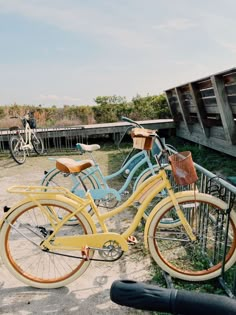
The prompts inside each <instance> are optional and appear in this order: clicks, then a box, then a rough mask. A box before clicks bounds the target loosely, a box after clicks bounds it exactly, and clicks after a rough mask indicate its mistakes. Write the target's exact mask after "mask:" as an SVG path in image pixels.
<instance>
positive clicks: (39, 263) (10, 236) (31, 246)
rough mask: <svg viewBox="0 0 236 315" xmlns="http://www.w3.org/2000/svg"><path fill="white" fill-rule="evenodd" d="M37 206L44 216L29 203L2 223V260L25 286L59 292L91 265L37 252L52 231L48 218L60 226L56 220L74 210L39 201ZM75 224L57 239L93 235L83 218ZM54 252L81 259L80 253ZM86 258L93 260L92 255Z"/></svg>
mask: <svg viewBox="0 0 236 315" xmlns="http://www.w3.org/2000/svg"><path fill="white" fill-rule="evenodd" d="M40 203H41V205H43V206H44V212H43V211H42V208H41V207H40V208H39V207H37V206H35V205H33V203H31V202H30V203H27V204H23V205H22V206H20V207H19V208H17V209H16V210H15V211H14V212H13V213H12V214H11V215H10V216H9V218H8V219H7V223H4V225H3V227H2V231H1V239H0V242H1V252H2V259H3V261H4V264H5V265H6V267H7V268H8V269H9V271H10V272H11V273H12V274H13V275H15V276H16V278H18V279H19V280H20V281H22V282H24V283H26V284H27V285H30V286H33V287H37V288H58V287H61V286H64V285H67V284H69V283H70V282H72V281H74V280H75V279H77V278H78V277H79V276H81V275H82V274H83V273H84V271H85V270H86V269H87V268H88V266H89V264H90V261H89V260H88V261H85V260H81V259H77V258H71V257H66V256H59V255H55V254H53V253H49V252H47V251H42V250H41V249H40V247H39V245H40V243H41V242H42V241H43V240H44V239H45V238H46V237H47V235H49V234H50V233H52V231H53V226H52V224H51V222H50V221H49V219H48V216H49V217H50V218H51V219H50V220H51V221H54V224H56V221H58V222H60V220H58V218H59V217H60V218H63V217H64V216H65V215H66V214H68V213H70V212H72V211H73V210H74V209H73V208H72V207H70V206H68V205H67V204H65V203H62V202H60V201H56V200H40ZM45 211H46V212H45ZM46 213H47V215H48V216H46ZM76 220H77V224H76V225H73V226H69V225H65V226H63V227H62V228H61V229H60V231H59V232H58V234H57V236H73V235H79V234H80V235H83V234H91V233H93V232H92V228H91V226H90V225H89V223H88V221H87V220H86V218H85V217H84V216H83V214H81V213H80V214H79V215H78V216H76ZM56 252H59V253H60V254H66V255H74V256H80V257H81V251H79V250H60V249H57V250H56ZM89 255H90V257H92V256H93V251H90V253H89Z"/></svg>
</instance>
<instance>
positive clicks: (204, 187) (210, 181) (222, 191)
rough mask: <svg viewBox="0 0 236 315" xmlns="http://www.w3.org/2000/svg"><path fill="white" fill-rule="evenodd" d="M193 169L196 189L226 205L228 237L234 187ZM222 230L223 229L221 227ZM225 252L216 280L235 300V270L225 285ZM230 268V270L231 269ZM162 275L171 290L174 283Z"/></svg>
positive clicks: (212, 175)
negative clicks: (230, 279)
mask: <svg viewBox="0 0 236 315" xmlns="http://www.w3.org/2000/svg"><path fill="white" fill-rule="evenodd" d="M195 167H196V169H197V171H198V173H199V183H198V185H197V186H198V189H199V191H200V192H204V193H208V194H211V195H214V196H215V197H217V198H220V199H222V200H223V201H224V202H226V203H227V204H228V209H227V210H226V212H225V214H224V215H226V216H227V221H226V231H225V233H226V234H227V235H228V233H227V231H228V225H229V215H230V212H231V211H234V210H236V202H235V201H236V187H234V186H233V185H231V184H230V183H228V182H226V181H225V180H224V179H223V178H222V177H220V176H216V175H215V174H213V173H211V172H209V171H207V170H206V169H204V168H203V167H201V166H200V165H198V164H196V163H195ZM178 189H179V190H181V189H182V187H181V186H179V187H178ZM222 229H223V227H222ZM227 239H228V237H227V238H226V239H225V243H224V245H223V246H224V249H226V246H227ZM215 248H217V244H215ZM225 252H226V251H225V250H224V258H223V264H222V270H221V276H220V277H219V278H218V281H219V284H220V286H221V287H222V288H223V290H224V291H225V292H226V294H227V295H228V296H229V297H231V298H236V268H235V270H234V271H233V281H232V283H231V285H229V284H228V283H227V279H226V278H227V275H226V272H225V256H226V253H225ZM232 268H234V266H233V267H232ZM232 268H231V269H232ZM162 275H163V277H164V279H165V282H166V285H167V287H168V288H173V287H174V283H173V281H172V278H171V277H170V275H169V274H167V273H166V272H164V271H162Z"/></svg>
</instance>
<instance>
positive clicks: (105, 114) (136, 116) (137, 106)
mask: <svg viewBox="0 0 236 315" xmlns="http://www.w3.org/2000/svg"><path fill="white" fill-rule="evenodd" d="M95 102H96V105H93V106H89V105H64V106H63V107H56V106H55V105H53V106H50V107H44V106H41V105H38V106H33V105H18V104H13V105H10V106H6V105H3V106H0V127H1V128H8V127H10V126H12V121H11V119H10V117H11V116H15V115H16V114H18V115H20V116H23V115H24V114H25V113H26V112H28V111H31V112H34V116H35V118H36V120H37V125H38V127H53V126H72V125H78V124H83V125H87V124H94V123H109V122H116V121H119V120H120V117H121V116H126V117H129V118H131V119H133V120H149V119H164V118H171V115H170V112H169V108H168V105H167V101H166V98H165V96H164V95H163V94H161V95H153V96H149V95H148V96H145V97H141V96H139V95H137V96H136V97H134V98H133V99H132V100H131V101H129V102H128V101H127V100H126V98H125V97H121V96H116V95H113V96H98V97H97V98H96V99H95Z"/></svg>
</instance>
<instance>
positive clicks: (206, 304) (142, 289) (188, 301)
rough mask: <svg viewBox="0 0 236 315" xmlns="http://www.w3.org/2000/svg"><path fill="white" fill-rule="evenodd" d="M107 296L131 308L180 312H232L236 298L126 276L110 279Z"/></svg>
mask: <svg viewBox="0 0 236 315" xmlns="http://www.w3.org/2000/svg"><path fill="white" fill-rule="evenodd" d="M110 298H111V300H112V301H113V302H115V303H117V304H120V305H124V306H129V307H132V308H136V309H140V310H147V311H159V312H167V313H170V314H180V315H190V314H191V315H199V314H201V315H209V314H214V315H222V314H224V315H236V301H235V300H234V299H231V298H229V297H226V296H221V295H216V294H209V293H197V292H192V291H185V290H176V289H165V288H161V287H159V286H156V285H155V286H154V285H149V284H144V283H141V282H135V281H130V280H123V281H120V280H117V281H114V282H113V284H112V286H111V290H110Z"/></svg>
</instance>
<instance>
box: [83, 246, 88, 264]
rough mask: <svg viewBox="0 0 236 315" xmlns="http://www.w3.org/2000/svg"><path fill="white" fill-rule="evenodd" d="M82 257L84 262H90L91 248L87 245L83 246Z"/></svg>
mask: <svg viewBox="0 0 236 315" xmlns="http://www.w3.org/2000/svg"><path fill="white" fill-rule="evenodd" d="M81 255H82V257H83V259H84V260H87V261H88V260H89V247H88V246H87V245H85V246H83V247H82V249H81Z"/></svg>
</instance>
